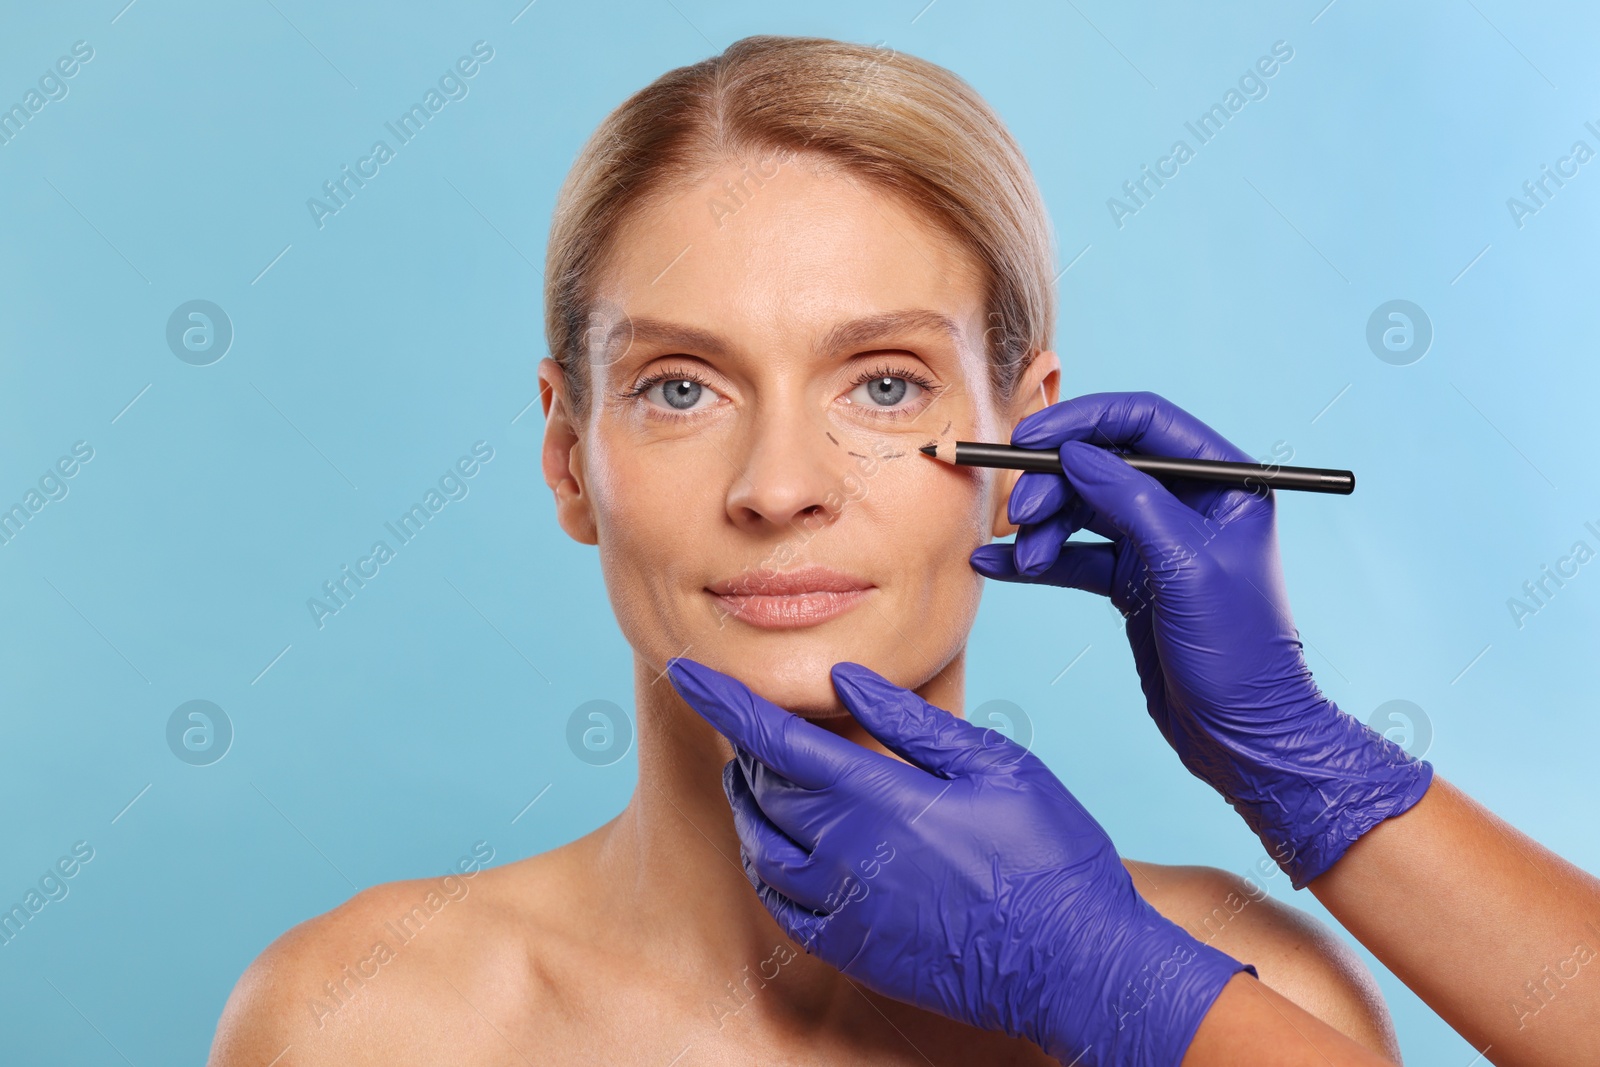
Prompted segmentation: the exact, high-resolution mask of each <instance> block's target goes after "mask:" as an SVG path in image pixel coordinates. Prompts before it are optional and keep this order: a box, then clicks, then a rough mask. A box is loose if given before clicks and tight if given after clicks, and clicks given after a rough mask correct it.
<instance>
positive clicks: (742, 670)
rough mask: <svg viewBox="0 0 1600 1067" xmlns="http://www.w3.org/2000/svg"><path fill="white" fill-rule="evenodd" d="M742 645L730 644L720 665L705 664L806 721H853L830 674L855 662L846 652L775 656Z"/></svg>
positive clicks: (797, 651)
mask: <svg viewBox="0 0 1600 1067" xmlns="http://www.w3.org/2000/svg"><path fill="white" fill-rule="evenodd" d="M739 644H740V643H738V642H732V643H730V645H729V647H727V648H726V649H725V654H724V655H722V656H718V657H717V661H716V662H711V661H705V662H706V663H707V665H708V666H711V667H715V668H716V669H717V670H719V671H721V672H722V673H724V674H731V675H732V676H733V677H735V678H737V679H739V680H740V681H741V682H743V683H744V684H745V685H747V686H749V687H750V688H751V690H753V691H754V692H756V693H758V694H760V695H761V696H763V697H765V698H766V699H768V700H770V701H772V703H774V704H776V705H778V707H780V708H783V709H784V710H785V711H791V712H793V713H794V714H796V715H798V716H800V717H801V718H803V719H836V718H840V717H844V718H849V717H850V711H849V709H848V708H846V707H845V706H844V704H843V702H841V701H840V699H839V694H838V693H837V692H836V691H835V690H834V688H833V678H832V677H831V675H830V674H829V672H830V671H831V670H832V669H833V665H834V664H835V663H840V662H843V661H845V660H848V659H852V658H853V657H852V655H851V654H850V653H849V652H847V651H845V650H844V649H843V648H836V649H832V650H823V649H793V648H792V649H789V650H787V651H786V652H785V653H780V654H779V655H773V654H772V653H771V652H770V651H769V650H768V649H765V648H761V647H739ZM691 654H692V653H691Z"/></svg>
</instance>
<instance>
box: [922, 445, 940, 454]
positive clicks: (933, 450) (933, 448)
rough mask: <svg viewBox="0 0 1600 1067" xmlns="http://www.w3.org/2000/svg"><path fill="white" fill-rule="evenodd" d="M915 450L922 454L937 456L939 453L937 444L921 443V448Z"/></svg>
mask: <svg viewBox="0 0 1600 1067" xmlns="http://www.w3.org/2000/svg"><path fill="white" fill-rule="evenodd" d="M917 451H918V452H921V453H922V454H923V455H924V456H937V455H938V454H939V446H938V445H923V446H922V447H921V448H919V449H917Z"/></svg>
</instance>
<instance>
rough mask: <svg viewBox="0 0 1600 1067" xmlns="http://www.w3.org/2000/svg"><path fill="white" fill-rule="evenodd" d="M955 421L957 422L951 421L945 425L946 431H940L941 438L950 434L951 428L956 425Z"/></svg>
mask: <svg viewBox="0 0 1600 1067" xmlns="http://www.w3.org/2000/svg"><path fill="white" fill-rule="evenodd" d="M955 421H956V420H954V419H951V420H950V421H949V422H947V423H945V424H944V429H942V430H940V431H939V436H940V437H943V436H944V435H945V434H947V433H949V432H950V427H951V426H954V425H955Z"/></svg>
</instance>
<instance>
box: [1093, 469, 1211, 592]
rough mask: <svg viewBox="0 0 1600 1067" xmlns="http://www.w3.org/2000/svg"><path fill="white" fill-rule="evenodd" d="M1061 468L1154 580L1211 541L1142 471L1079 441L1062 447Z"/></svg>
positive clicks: (1192, 516) (1190, 514)
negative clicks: (1128, 542)
mask: <svg viewBox="0 0 1600 1067" xmlns="http://www.w3.org/2000/svg"><path fill="white" fill-rule="evenodd" d="M1061 465H1062V468H1063V469H1064V470H1065V471H1066V472H1067V478H1068V479H1069V480H1070V481H1071V482H1072V485H1073V488H1075V489H1076V490H1077V491H1078V493H1079V494H1080V495H1081V496H1082V497H1083V499H1084V502H1085V503H1087V504H1088V505H1089V506H1090V507H1093V508H1094V509H1095V510H1097V511H1100V512H1102V513H1104V515H1105V517H1106V518H1107V520H1109V521H1110V523H1111V525H1112V526H1113V527H1115V529H1116V530H1117V532H1118V533H1119V534H1121V535H1122V536H1124V537H1126V538H1128V539H1129V540H1130V541H1132V542H1133V547H1134V549H1135V550H1136V551H1137V553H1138V556H1139V558H1140V559H1142V560H1143V561H1144V564H1145V567H1146V568H1148V569H1149V571H1150V573H1151V575H1152V576H1154V577H1155V578H1156V580H1158V581H1159V580H1161V579H1162V578H1164V577H1166V576H1167V575H1168V574H1170V573H1171V570H1172V568H1173V567H1174V566H1176V565H1178V564H1179V563H1181V562H1183V561H1184V560H1187V559H1190V558H1192V557H1193V556H1194V555H1195V554H1196V553H1197V552H1198V550H1199V548H1200V546H1202V545H1204V544H1205V542H1206V541H1207V540H1209V538H1210V536H1212V535H1210V534H1207V533H1205V531H1204V521H1205V520H1202V518H1201V517H1200V515H1198V514H1197V513H1196V512H1195V511H1194V509H1192V508H1190V507H1189V506H1188V505H1187V504H1184V503H1183V502H1182V501H1180V500H1179V499H1178V498H1177V497H1175V496H1173V495H1172V494H1171V493H1170V492H1168V491H1167V488H1166V487H1165V486H1163V485H1162V484H1161V483H1160V482H1158V481H1156V480H1155V479H1154V478H1152V477H1150V475H1148V474H1146V473H1144V472H1143V471H1137V470H1134V469H1133V468H1132V467H1130V466H1128V465H1127V464H1126V463H1124V462H1123V461H1122V460H1120V459H1118V458H1117V457H1116V456H1114V455H1112V454H1111V453H1109V452H1107V451H1105V450H1104V449H1101V448H1097V447H1095V446H1094V445H1091V444H1086V443H1084V442H1081V441H1068V442H1066V443H1065V444H1063V445H1062V446H1061Z"/></svg>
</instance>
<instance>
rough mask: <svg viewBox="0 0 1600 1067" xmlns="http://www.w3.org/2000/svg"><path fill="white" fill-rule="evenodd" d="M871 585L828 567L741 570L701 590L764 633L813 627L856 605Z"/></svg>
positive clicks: (865, 596) (866, 595) (871, 587)
mask: <svg viewBox="0 0 1600 1067" xmlns="http://www.w3.org/2000/svg"><path fill="white" fill-rule="evenodd" d="M874 588H875V586H874V585H873V584H872V583H871V582H870V581H868V580H867V579H865V578H858V577H856V576H855V575H852V574H846V573H844V572H842V571H836V570H833V569H831V568H828V567H821V566H809V567H800V568H797V569H795V570H789V571H745V572H743V573H741V574H738V575H735V576H734V577H732V578H729V579H726V580H724V581H720V582H714V583H712V584H711V585H708V586H707V587H706V591H707V592H708V593H710V594H711V595H712V596H714V597H716V598H717V600H718V601H720V602H721V604H722V605H723V606H724V608H725V610H726V611H727V612H728V613H730V614H732V615H734V616H736V617H737V618H739V619H740V620H742V621H744V622H747V623H749V624H751V625H752V626H760V627H763V628H769V629H781V628H788V627H796V626H815V625H817V624H818V623H822V622H826V621H827V620H829V619H832V618H835V617H837V616H839V615H842V614H844V613H845V612H847V611H849V610H850V609H851V608H853V607H855V606H856V605H858V604H860V603H861V602H862V601H863V600H865V599H866V598H867V597H868V596H870V595H871V590H872V589H874Z"/></svg>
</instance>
